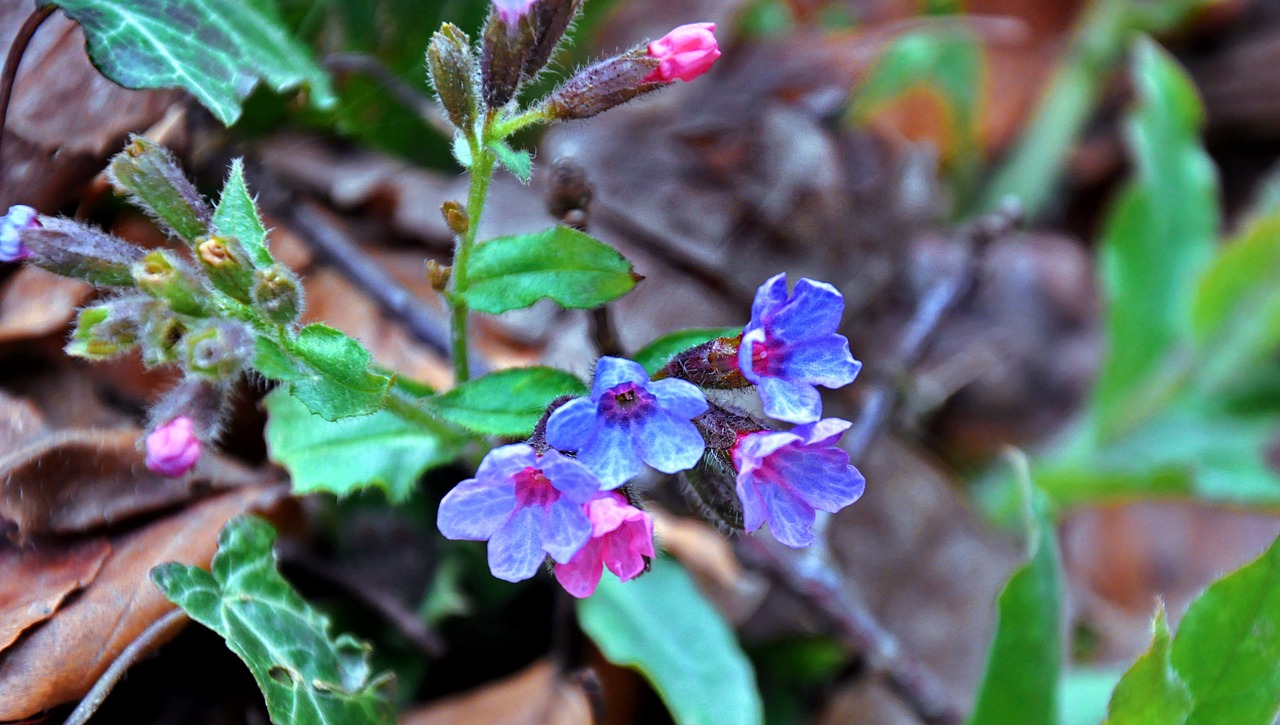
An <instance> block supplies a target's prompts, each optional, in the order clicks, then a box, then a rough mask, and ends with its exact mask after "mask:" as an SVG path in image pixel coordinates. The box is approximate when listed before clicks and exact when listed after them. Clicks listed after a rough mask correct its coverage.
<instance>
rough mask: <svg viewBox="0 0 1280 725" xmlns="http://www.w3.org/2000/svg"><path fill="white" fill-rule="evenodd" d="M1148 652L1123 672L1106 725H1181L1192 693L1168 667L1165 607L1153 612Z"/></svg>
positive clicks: (1108, 712) (1113, 694)
mask: <svg viewBox="0 0 1280 725" xmlns="http://www.w3.org/2000/svg"><path fill="white" fill-rule="evenodd" d="M1153 627H1154V629H1155V636H1154V637H1153V638H1152V640H1151V649H1149V650H1147V652H1146V654H1144V655H1142V656H1141V657H1139V658H1138V661H1137V662H1134V663H1133V667H1130V668H1129V671H1128V672H1125V673H1124V677H1123V678H1121V680H1120V682H1119V683H1118V684H1116V689H1115V692H1113V693H1112V694H1111V703H1110V704H1109V705H1108V706H1107V720H1106V723H1105V725H1148V724H1149V725H1182V724H1183V723H1185V722H1186V721H1187V715H1188V714H1189V713H1190V712H1191V693H1189V692H1188V691H1187V685H1186V683H1184V682H1183V681H1182V679H1181V678H1180V677H1178V673H1177V672H1175V671H1174V670H1173V667H1172V665H1170V664H1169V650H1170V647H1169V623H1168V621H1167V620H1166V619H1165V613H1164V605H1163V604H1162V605H1161V606H1160V609H1159V611H1157V612H1156V620H1155V623H1154V625H1153Z"/></svg>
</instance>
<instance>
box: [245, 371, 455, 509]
mask: <svg viewBox="0 0 1280 725" xmlns="http://www.w3.org/2000/svg"><path fill="white" fill-rule="evenodd" d="M263 404H264V405H265V406H266V409H267V414H268V418H267V430H266V438H267V451H268V453H269V454H270V456H271V460H273V461H275V462H276V463H279V464H280V465H282V466H284V467H285V469H286V470H288V471H289V478H290V480H291V481H292V482H293V490H294V492H295V493H298V494H305V493H312V492H315V491H327V492H329V493H334V494H337V495H339V496H345V495H347V494H350V493H352V492H354V491H356V490H359V489H362V488H366V487H369V486H377V487H379V488H382V489H383V490H384V491H386V493H387V497H388V498H390V499H391V501H392V502H393V503H402V502H404V501H405V500H406V499H408V498H409V494H410V493H412V492H413V487H414V485H415V484H416V483H417V482H418V479H419V478H421V477H422V474H423V473H424V472H425V471H426V470H428V469H430V468H434V467H436V466H440V465H444V464H446V463H448V462H449V461H451V460H453V459H454V458H455V457H456V456H457V454H458V452H459V449H460V446H461V441H460V439H459V438H458V437H456V436H452V435H449V434H448V433H447V432H444V431H433V430H429V429H428V428H426V427H424V426H422V425H418V424H415V423H410V422H407V421H405V420H404V419H403V418H400V417H398V416H396V415H395V414H393V413H391V412H390V411H386V410H380V411H378V412H376V413H373V414H371V415H365V416H360V417H358V418H344V419H343V420H338V421H330V420H325V419H324V418H322V417H320V416H319V415H316V414H314V413H312V412H311V411H310V410H309V409H308V408H307V407H306V406H305V405H303V404H302V402H301V401H299V400H298V399H297V398H295V397H294V396H292V395H289V394H288V393H287V392H286V391H285V390H283V389H279V388H277V389H276V390H274V391H272V392H271V394H269V395H268V396H267V397H266V399H265V400H264V401H263Z"/></svg>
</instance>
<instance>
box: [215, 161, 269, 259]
mask: <svg viewBox="0 0 1280 725" xmlns="http://www.w3.org/2000/svg"><path fill="white" fill-rule="evenodd" d="M213 225H214V226H215V227H217V229H218V233H219V234H222V235H224V236H230V237H235V238H236V239H239V240H240V244H241V245H243V246H244V248H245V250H246V251H248V252H249V257H250V259H252V260H253V263H254V264H255V265H257V266H259V267H270V266H271V264H272V263H273V262H275V260H274V259H272V258H271V252H269V251H268V250H267V230H266V229H265V228H264V227H263V226H262V218H261V217H259V216H258V207H257V205H255V204H254V203H253V197H252V196H250V195H249V187H247V186H245V183H244V161H243V160H242V159H235V160H234V161H232V162H231V174H230V175H228V176H227V183H226V184H224V185H223V187H222V198H220V199H219V200H218V208H217V209H216V210H214V212H213Z"/></svg>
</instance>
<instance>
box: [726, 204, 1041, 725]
mask: <svg viewBox="0 0 1280 725" xmlns="http://www.w3.org/2000/svg"><path fill="white" fill-rule="evenodd" d="M1021 218H1022V216H1021V209H1020V208H1019V207H1018V206H1017V204H1016V203H1013V204H1007V205H1005V206H1004V207H1003V208H1002V209H1000V210H998V211H995V212H992V213H991V214H988V215H986V216H983V217H980V218H979V219H977V220H975V221H974V222H973V223H971V224H969V225H967V226H966V227H965V228H964V229H962V230H960V232H958V234H957V236H958V237H959V241H960V242H961V243H962V244H964V245H965V247H966V249H965V255H964V262H963V263H962V264H960V265H958V266H957V269H956V270H955V271H954V272H953V273H952V274H950V275H948V276H947V277H945V278H943V279H942V280H940V281H939V282H937V283H936V284H935V285H933V286H932V287H930V288H929V289H928V290H927V291H926V292H925V293H924V295H923V296H922V297H921V299H920V302H919V304H918V305H917V306H916V310H915V312H914V314H913V315H912V317H911V319H910V320H909V321H908V322H907V324H906V327H905V328H904V331H903V334H902V336H901V337H900V338H899V340H898V344H897V347H896V349H895V350H894V354H893V356H892V357H891V358H890V360H891V363H890V364H889V366H888V367H889V369H891V370H896V371H908V370H910V369H911V368H913V367H915V365H916V364H917V363H918V362H919V361H920V358H921V357H922V356H923V355H924V352H925V350H926V349H927V348H928V344H929V341H930V340H931V339H932V337H933V335H934V333H935V332H936V331H937V330H938V326H939V323H941V321H942V320H943V318H945V317H946V315H947V313H948V312H950V311H951V309H953V308H954V307H955V305H956V303H957V302H959V301H960V300H961V299H962V298H963V297H964V294H965V292H966V291H967V290H968V289H969V287H970V285H971V284H972V281H973V271H974V263H975V260H976V258H977V256H978V255H977V252H979V251H980V250H981V249H982V248H983V247H985V246H986V244H988V243H989V242H990V241H991V240H993V239H995V238H997V237H1000V236H1003V235H1004V234H1006V233H1008V232H1009V231H1010V230H1011V229H1012V228H1014V226H1016V225H1017V224H1018V223H1019V222H1020V220H1021ZM896 391H897V386H896V378H895V377H894V376H886V377H884V378H882V379H881V380H879V381H877V382H875V383H873V384H872V387H871V390H870V391H869V392H868V394H867V395H866V396H865V397H864V399H863V406H862V410H861V413H860V414H859V416H858V418H857V420H856V421H855V422H854V425H853V426H852V427H851V428H850V429H849V432H848V433H847V434H846V436H845V450H846V451H847V452H848V453H849V456H850V458H851V459H853V460H862V458H863V457H864V456H865V455H866V452H867V451H868V450H869V449H870V448H871V445H872V444H873V443H874V442H875V440H876V438H877V436H878V435H879V433H880V431H881V429H882V428H883V427H884V424H885V422H886V421H887V420H888V419H889V416H890V414H891V413H892V412H893V407H894V404H895V402H896ZM830 521H831V515H830V514H824V513H821V512H820V513H819V515H818V517H817V519H816V521H815V522H814V527H813V528H814V533H815V534H816V535H817V536H816V539H815V541H814V543H813V545H812V546H810V547H809V549H808V550H806V551H803V552H797V551H794V550H792V549H787V548H785V547H783V546H781V545H779V544H777V543H774V542H767V541H765V540H762V539H758V538H755V537H750V536H748V537H744V538H743V545H744V547H746V548H748V550H749V551H750V552H751V553H752V554H754V555H755V557H756V559H757V560H759V561H760V563H761V564H762V565H763V567H764V568H765V569H766V571H768V573H769V574H770V575H771V576H772V577H773V578H774V580H775V581H777V582H778V583H779V584H780V585H782V586H784V587H786V588H787V589H788V590H790V591H792V592H793V593H795V594H796V595H797V596H799V597H800V598H801V599H802V600H804V601H805V602H806V603H808V604H809V605H810V606H811V607H813V608H814V609H815V610H816V611H818V612H820V613H821V614H823V615H824V616H825V617H826V618H827V619H828V620H830V623H831V624H832V625H833V626H834V627H835V629H836V630H837V632H838V633H839V634H840V636H841V637H842V638H843V639H845V640H846V641H847V642H849V644H851V645H852V646H854V647H855V648H857V649H858V650H860V651H862V652H864V653H865V654H866V657H867V661H868V664H869V665H870V669H871V670H872V671H873V672H876V673H879V674H882V675H883V676H884V677H885V679H886V681H887V683H888V685H889V687H890V688H891V689H892V690H893V691H894V692H895V693H897V694H898V696H899V697H901V698H902V700H903V702H904V703H906V704H907V705H908V706H909V707H910V708H911V709H912V710H913V711H914V712H915V714H916V715H917V716H918V717H919V718H920V719H921V720H923V721H924V722H926V723H936V724H938V725H951V724H953V723H959V722H960V721H961V720H962V719H963V714H962V713H961V712H960V709H959V707H958V706H957V705H956V704H955V703H953V702H951V698H950V696H949V695H948V693H947V691H946V688H945V687H944V686H943V685H942V683H941V682H939V681H938V680H937V678H936V677H935V676H934V675H933V674H932V673H931V672H930V671H929V670H928V668H926V667H925V666H924V665H923V664H922V663H920V662H919V661H917V660H916V659H915V658H914V657H912V656H910V655H909V654H908V653H906V652H905V651H904V650H903V649H902V647H901V646H900V645H899V644H898V640H897V638H896V637H894V636H893V634H892V633H890V632H889V631H888V630H886V629H885V628H884V627H883V626H882V625H881V624H880V623H879V621H877V620H876V618H875V617H874V616H873V615H872V614H871V613H870V612H869V611H867V608H866V607H865V606H863V605H862V603H861V602H859V601H858V600H857V599H856V598H855V597H852V596H850V595H849V593H848V589H847V587H846V586H845V582H844V581H843V578H842V576H841V574H840V570H839V569H838V568H837V567H836V566H835V565H834V562H833V560H832V557H831V549H830V545H829V542H828V538H827V528H828V526H829V524H830Z"/></svg>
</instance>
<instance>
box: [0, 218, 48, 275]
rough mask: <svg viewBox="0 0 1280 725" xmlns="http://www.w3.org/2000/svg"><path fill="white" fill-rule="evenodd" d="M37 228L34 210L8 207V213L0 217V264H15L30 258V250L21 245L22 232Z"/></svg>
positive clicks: (37, 223) (38, 224) (37, 222)
mask: <svg viewBox="0 0 1280 725" xmlns="http://www.w3.org/2000/svg"><path fill="white" fill-rule="evenodd" d="M38 226H40V222H39V221H37V220H36V210H35V209H32V208H31V207H29V206H23V205H22V204H18V205H17V206H11V207H9V213H8V214H5V215H4V216H3V217H0V262H17V261H18V260H20V259H26V258H27V257H29V256H31V250H29V249H27V247H26V245H24V244H23V243H22V231H23V230H24V229H35V228H36V227H38Z"/></svg>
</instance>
